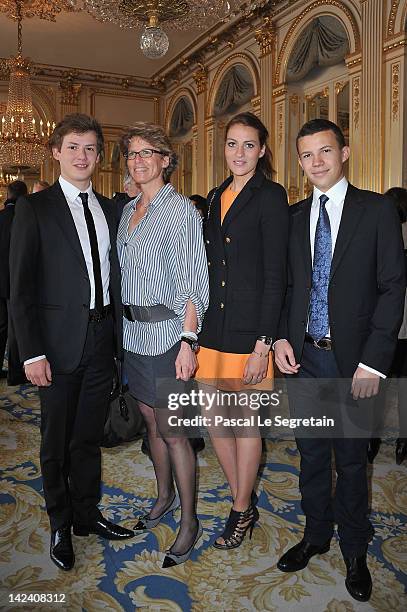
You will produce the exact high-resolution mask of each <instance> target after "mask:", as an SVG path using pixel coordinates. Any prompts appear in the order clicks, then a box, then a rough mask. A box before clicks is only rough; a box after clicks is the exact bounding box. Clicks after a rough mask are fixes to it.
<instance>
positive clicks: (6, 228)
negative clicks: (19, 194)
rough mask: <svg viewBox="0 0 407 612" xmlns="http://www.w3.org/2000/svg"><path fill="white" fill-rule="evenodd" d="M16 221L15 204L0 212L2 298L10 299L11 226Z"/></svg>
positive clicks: (0, 281) (0, 290)
mask: <svg viewBox="0 0 407 612" xmlns="http://www.w3.org/2000/svg"><path fill="white" fill-rule="evenodd" d="M13 219H14V204H8V205H6V208H4V210H1V211H0V297H1V298H7V299H8V298H9V297H10V272H9V265H8V260H9V253H10V236H11V226H12V223H13Z"/></svg>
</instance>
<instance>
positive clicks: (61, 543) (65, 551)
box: [49, 525, 75, 571]
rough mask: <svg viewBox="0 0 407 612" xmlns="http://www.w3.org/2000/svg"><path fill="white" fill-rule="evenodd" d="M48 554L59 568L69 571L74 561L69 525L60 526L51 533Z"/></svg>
mask: <svg viewBox="0 0 407 612" xmlns="http://www.w3.org/2000/svg"><path fill="white" fill-rule="evenodd" d="M49 554H50V557H51V559H52V561H53V562H54V563H55V565H56V566H57V567H59V569H62V570H65V571H69V570H70V569H72V568H73V566H74V563H75V555H74V553H73V547H72V540H71V526H70V525H69V526H68V525H66V526H64V527H60V528H59V529H56V530H55V531H53V532H52V533H51V545H50V549H49Z"/></svg>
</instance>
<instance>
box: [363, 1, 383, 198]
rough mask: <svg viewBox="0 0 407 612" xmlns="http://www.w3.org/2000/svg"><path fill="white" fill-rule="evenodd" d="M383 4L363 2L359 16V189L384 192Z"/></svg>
mask: <svg viewBox="0 0 407 612" xmlns="http://www.w3.org/2000/svg"><path fill="white" fill-rule="evenodd" d="M384 4H385V3H383V2H382V0H363V2H362V3H361V13H362V32H364V36H363V37H362V97H363V99H362V104H361V119H362V145H363V149H362V150H363V156H362V168H363V170H362V175H361V177H360V179H361V181H359V186H360V187H363V188H365V189H371V190H372V191H378V192H381V191H382V190H383V169H384V168H383V161H384V138H383V137H384V134H383V121H382V113H383V104H382V98H383V87H384V79H383V31H384V8H385V6H384Z"/></svg>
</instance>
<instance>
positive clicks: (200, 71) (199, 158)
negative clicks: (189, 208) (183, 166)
mask: <svg viewBox="0 0 407 612" xmlns="http://www.w3.org/2000/svg"><path fill="white" fill-rule="evenodd" d="M192 76H193V78H194V81H195V86H196V92H197V113H196V126H197V129H196V138H197V142H198V143H202V146H198V147H197V150H196V175H197V179H196V187H197V193H205V194H206V193H207V191H206V189H207V179H206V172H207V165H208V164H207V159H206V151H207V144H206V132H205V119H206V116H205V115H206V103H207V87H208V73H207V70H206V67H205V66H204V65H203V64H201V63H198V67H197V70H196V71H195V72H194V73H193V75H192Z"/></svg>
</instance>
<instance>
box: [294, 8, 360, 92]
mask: <svg viewBox="0 0 407 612" xmlns="http://www.w3.org/2000/svg"><path fill="white" fill-rule="evenodd" d="M348 52H349V41H348V37H347V35H346V31H345V29H344V27H343V26H342V24H341V23H340V22H339V21H338V19H335V17H328V16H324V17H318V18H317V19H314V20H313V21H312V23H310V25H309V26H307V27H306V28H305V30H304V31H303V32H302V33H301V34H300V36H299V37H298V40H297V42H296V45H295V47H294V49H293V51H292V53H291V57H290V60H289V62H288V66H287V81H288V82H293V81H300V80H301V79H303V78H304V77H305V76H306V75H307V74H308V73H309V72H310V70H312V68H315V66H321V67H322V66H333V65H334V64H338V63H339V62H340V61H341V60H343V58H344V57H345V55H347V53H348Z"/></svg>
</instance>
